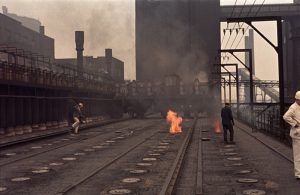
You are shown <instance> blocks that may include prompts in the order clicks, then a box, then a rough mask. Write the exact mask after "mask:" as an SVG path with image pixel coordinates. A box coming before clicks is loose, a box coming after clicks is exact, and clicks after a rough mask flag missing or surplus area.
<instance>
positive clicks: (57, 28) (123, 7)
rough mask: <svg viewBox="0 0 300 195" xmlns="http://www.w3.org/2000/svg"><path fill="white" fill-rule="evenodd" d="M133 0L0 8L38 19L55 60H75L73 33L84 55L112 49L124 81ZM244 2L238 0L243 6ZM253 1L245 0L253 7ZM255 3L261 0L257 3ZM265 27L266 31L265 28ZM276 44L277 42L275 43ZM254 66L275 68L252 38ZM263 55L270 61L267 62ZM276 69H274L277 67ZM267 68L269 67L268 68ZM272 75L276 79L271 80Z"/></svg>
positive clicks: (32, 0) (131, 73)
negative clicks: (80, 36)
mask: <svg viewBox="0 0 300 195" xmlns="http://www.w3.org/2000/svg"><path fill="white" fill-rule="evenodd" d="M134 1H135V0H0V6H3V5H5V6H7V7H8V11H9V12H11V13H16V14H18V15H21V16H27V17H32V18H36V19H39V20H40V21H41V23H42V25H44V26H46V29H45V32H46V35H48V36H50V37H53V38H54V39H55V57H56V58H67V57H76V51H75V41H74V31H76V30H83V31H85V43H84V48H85V50H84V55H93V56H95V57H96V56H103V55H104V49H105V48H112V49H113V56H114V57H116V58H119V59H121V60H122V61H124V62H125V78H127V79H133V78H135V42H134V40H135V33H134V32H135V28H134V25H135V18H134V15H135V10H134V9H135V8H134ZM244 1H245V0H238V4H243V3H244ZM253 1H254V0H247V2H249V4H252V3H253ZM234 2H235V0H221V4H223V5H225V4H234ZM256 2H257V4H260V3H261V2H263V0H257V1H256ZM290 2H292V0H266V2H265V3H290ZM260 27H261V28H262V30H263V31H264V32H265V33H266V34H267V35H270V36H271V37H272V38H273V40H275V39H276V33H275V25H274V24H267V25H264V27H263V26H262V25H260ZM265 27H267V28H265ZM275 43H276V42H275ZM255 44H256V45H259V47H258V48H256V54H257V55H256V61H257V62H256V63H257V64H258V63H263V67H275V66H274V62H275V63H276V59H275V58H276V56H275V57H274V54H275V52H273V51H272V48H270V47H269V46H268V45H266V44H265V43H263V41H261V40H260V39H259V38H258V37H257V38H256V39H255ZM258 53H264V55H258ZM265 56H270V57H268V58H269V59H268V60H267V61H266V57H265ZM276 67H277V66H276ZM265 69H266V68H258V67H257V71H258V73H257V74H258V75H259V76H266V78H264V79H273V78H275V79H276V76H277V72H276V71H277V70H276V68H274V69H273V72H272V71H271V72H270V71H265ZM268 69H269V68H268ZM274 75H275V77H274Z"/></svg>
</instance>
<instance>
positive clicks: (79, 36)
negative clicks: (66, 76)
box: [75, 31, 84, 77]
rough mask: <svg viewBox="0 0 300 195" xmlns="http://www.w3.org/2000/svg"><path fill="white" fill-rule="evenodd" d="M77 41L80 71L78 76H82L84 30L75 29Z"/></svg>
mask: <svg viewBox="0 0 300 195" xmlns="http://www.w3.org/2000/svg"><path fill="white" fill-rule="evenodd" d="M75 42H76V51H77V71H78V76H79V77H82V71H83V50H84V48H83V43H84V31H75Z"/></svg>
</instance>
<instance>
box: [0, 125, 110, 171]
mask: <svg viewBox="0 0 300 195" xmlns="http://www.w3.org/2000/svg"><path fill="white" fill-rule="evenodd" d="M92 128H95V127H90V128H88V129H92ZM109 131H110V129H107V130H105V131H103V132H101V133H99V134H97V135H94V136H93V137H92V138H82V139H79V140H76V141H75V142H71V143H67V144H63V145H60V146H57V147H52V148H50V149H48V150H44V151H40V152H36V153H34V154H29V155H27V156H25V157H20V158H16V159H11V160H8V161H5V162H3V163H1V162H0V168H2V167H4V166H6V165H11V164H12V163H15V162H18V161H22V160H25V159H28V158H31V157H34V156H38V155H40V154H44V153H47V152H51V151H54V150H56V149H59V148H63V147H65V146H69V145H72V144H77V143H79V142H82V141H86V140H92V139H94V138H97V137H99V136H102V135H104V134H106V133H110V132H109ZM67 132H70V131H67ZM43 138H45V137H43Z"/></svg>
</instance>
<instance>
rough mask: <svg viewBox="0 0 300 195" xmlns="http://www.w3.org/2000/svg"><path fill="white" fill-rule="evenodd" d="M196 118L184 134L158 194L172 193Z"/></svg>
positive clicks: (166, 194) (169, 194)
mask: <svg viewBox="0 0 300 195" xmlns="http://www.w3.org/2000/svg"><path fill="white" fill-rule="evenodd" d="M197 120H198V119H197V118H196V119H195V121H194V124H193V126H192V127H191V129H190V131H189V133H188V135H186V137H185V139H184V141H183V143H182V145H181V147H180V149H179V151H178V153H177V156H176V158H175V160H174V163H173V165H172V167H171V169H170V171H169V173H168V175H167V178H166V180H165V182H164V184H163V186H162V189H161V190H160V192H159V195H171V194H172V193H173V189H174V185H175V184H176V181H177V177H178V174H179V172H180V169H181V167H182V162H183V158H184V155H185V154H186V150H187V148H188V145H189V144H190V142H191V137H192V134H193V133H194V130H195V126H196V124H197Z"/></svg>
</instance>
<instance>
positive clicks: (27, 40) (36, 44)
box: [0, 12, 54, 63]
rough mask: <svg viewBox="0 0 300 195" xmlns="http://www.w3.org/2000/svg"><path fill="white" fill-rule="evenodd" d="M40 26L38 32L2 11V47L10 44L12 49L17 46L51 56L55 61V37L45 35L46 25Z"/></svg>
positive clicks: (0, 22)
mask: <svg viewBox="0 0 300 195" xmlns="http://www.w3.org/2000/svg"><path fill="white" fill-rule="evenodd" d="M4 13H5V12H4ZM39 28H40V32H36V31H34V30H32V29H29V28H28V27H26V26H24V25H22V23H21V22H19V21H17V20H15V19H13V18H11V17H9V16H7V15H5V14H1V13H0V45H1V47H5V46H8V47H10V48H11V49H13V48H17V49H20V50H24V51H27V52H30V53H32V54H33V53H34V54H35V55H40V56H43V57H45V58H49V60H50V61H51V62H53V61H54V39H53V38H51V37H48V36H46V35H45V28H44V26H40V27H39ZM20 52H21V51H20ZM33 57H35V56H33ZM9 60H14V59H9ZM11 63H13V61H11Z"/></svg>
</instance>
